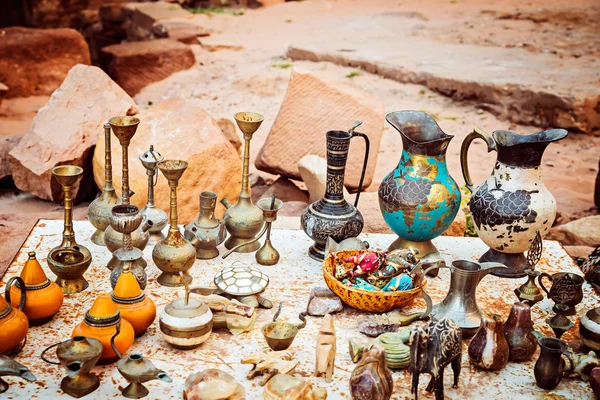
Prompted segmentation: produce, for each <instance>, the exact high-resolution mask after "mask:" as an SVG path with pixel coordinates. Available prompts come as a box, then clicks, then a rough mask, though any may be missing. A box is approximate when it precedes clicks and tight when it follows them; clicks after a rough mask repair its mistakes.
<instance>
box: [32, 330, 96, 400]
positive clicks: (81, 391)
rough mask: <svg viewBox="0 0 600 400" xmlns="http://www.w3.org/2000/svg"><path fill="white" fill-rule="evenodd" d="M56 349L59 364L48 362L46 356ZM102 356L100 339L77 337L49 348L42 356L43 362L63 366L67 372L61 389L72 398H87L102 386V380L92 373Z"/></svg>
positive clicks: (61, 383)
mask: <svg viewBox="0 0 600 400" xmlns="http://www.w3.org/2000/svg"><path fill="white" fill-rule="evenodd" d="M53 347H56V357H57V358H58V360H59V362H54V361H51V360H48V359H46V358H45V357H44V354H45V353H46V352H47V351H48V350H50V349H51V348H53ZM101 355H102V343H101V342H100V341H99V340H98V339H94V338H91V337H85V336H75V337H73V338H72V339H69V340H65V341H64V342H59V343H56V344H53V345H52V346H49V347H47V348H46V349H45V350H44V351H43V352H42V354H41V357H42V360H44V361H45V362H47V363H49V364H55V365H61V366H62V367H63V368H64V369H65V370H66V371H67V376H65V377H64V378H63V379H62V381H61V382H60V388H61V389H62V391H63V392H65V393H66V394H68V395H69V396H71V397H75V398H79V397H83V396H86V395H88V394H90V393H92V392H93V391H95V390H96V389H98V387H99V386H100V379H99V378H98V376H97V375H96V374H94V373H92V372H90V371H91V369H92V368H94V367H95V366H96V364H97V363H98V361H99V360H100V356H101Z"/></svg>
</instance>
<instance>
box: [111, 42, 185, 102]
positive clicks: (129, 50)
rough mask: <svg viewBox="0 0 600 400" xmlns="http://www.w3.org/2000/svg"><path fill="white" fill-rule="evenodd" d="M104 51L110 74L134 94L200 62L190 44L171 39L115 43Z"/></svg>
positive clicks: (127, 90)
mask: <svg viewBox="0 0 600 400" xmlns="http://www.w3.org/2000/svg"><path fill="white" fill-rule="evenodd" d="M102 52H103V53H104V54H105V55H106V56H107V60H108V74H109V75H110V76H111V77H112V78H113V79H114V80H115V82H117V84H119V86H121V87H122V88H123V89H124V90H125V91H126V92H127V93H129V95H131V96H133V95H135V94H137V93H138V92H139V91H140V90H142V88H144V87H146V86H147V85H149V84H150V83H152V82H156V81H160V80H162V79H164V78H167V77H169V76H170V75H171V74H173V73H175V72H178V71H182V70H184V69H188V68H191V67H193V66H194V64H195V63H196V59H195V57H194V53H193V52H192V50H191V49H190V47H189V46H186V45H185V44H183V43H179V42H177V41H174V40H170V39H157V40H152V41H147V42H130V43H121V44H115V45H112V46H107V47H105V48H103V49H102Z"/></svg>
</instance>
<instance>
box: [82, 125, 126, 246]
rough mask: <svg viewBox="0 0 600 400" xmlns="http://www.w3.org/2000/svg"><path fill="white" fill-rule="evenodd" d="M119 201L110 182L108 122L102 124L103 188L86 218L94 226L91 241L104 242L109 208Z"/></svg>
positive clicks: (98, 243) (110, 160) (103, 244)
mask: <svg viewBox="0 0 600 400" xmlns="http://www.w3.org/2000/svg"><path fill="white" fill-rule="evenodd" d="M119 203H120V199H119V197H118V196H117V193H116V192H115V188H114V187H113V183H112V158H111V153H110V124H104V188H103V189H102V194H101V195H100V196H98V198H96V199H95V200H94V201H92V202H91V203H90V206H89V207H88V219H89V220H90V222H91V223H92V225H94V228H96V232H94V234H93V235H92V242H93V243H95V244H97V245H98V246H106V243H104V231H105V230H106V228H107V227H108V226H109V225H110V210H112V208H113V207H114V206H116V205H117V204H119Z"/></svg>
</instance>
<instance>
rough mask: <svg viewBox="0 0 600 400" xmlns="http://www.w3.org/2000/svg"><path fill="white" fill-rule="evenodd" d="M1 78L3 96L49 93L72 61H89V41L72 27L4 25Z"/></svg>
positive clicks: (58, 82) (85, 62)
mask: <svg viewBox="0 0 600 400" xmlns="http://www.w3.org/2000/svg"><path fill="white" fill-rule="evenodd" d="M2 32H3V34H2V35H0V82H1V83H3V84H5V85H7V86H8V87H9V90H8V92H7V93H6V95H5V97H6V98H10V97H27V96H34V95H49V94H51V93H52V92H53V91H54V90H55V89H56V88H57V87H59V86H60V84H61V82H62V81H63V80H64V79H65V77H66V76H67V73H68V72H69V70H70V69H71V68H72V67H73V66H74V65H75V64H86V65H89V64H90V53H89V49H88V45H87V43H86V41H85V39H84V38H83V36H82V35H81V34H80V33H79V32H77V31H76V30H74V29H31V28H22V27H10V28H3V29H2Z"/></svg>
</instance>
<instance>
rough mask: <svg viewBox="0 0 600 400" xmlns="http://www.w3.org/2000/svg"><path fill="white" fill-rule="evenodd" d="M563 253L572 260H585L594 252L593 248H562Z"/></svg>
mask: <svg viewBox="0 0 600 400" xmlns="http://www.w3.org/2000/svg"><path fill="white" fill-rule="evenodd" d="M564 247H565V251H566V252H567V254H568V255H570V256H571V257H573V258H587V257H589V255H590V254H592V251H594V248H593V247H590V246H564Z"/></svg>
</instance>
